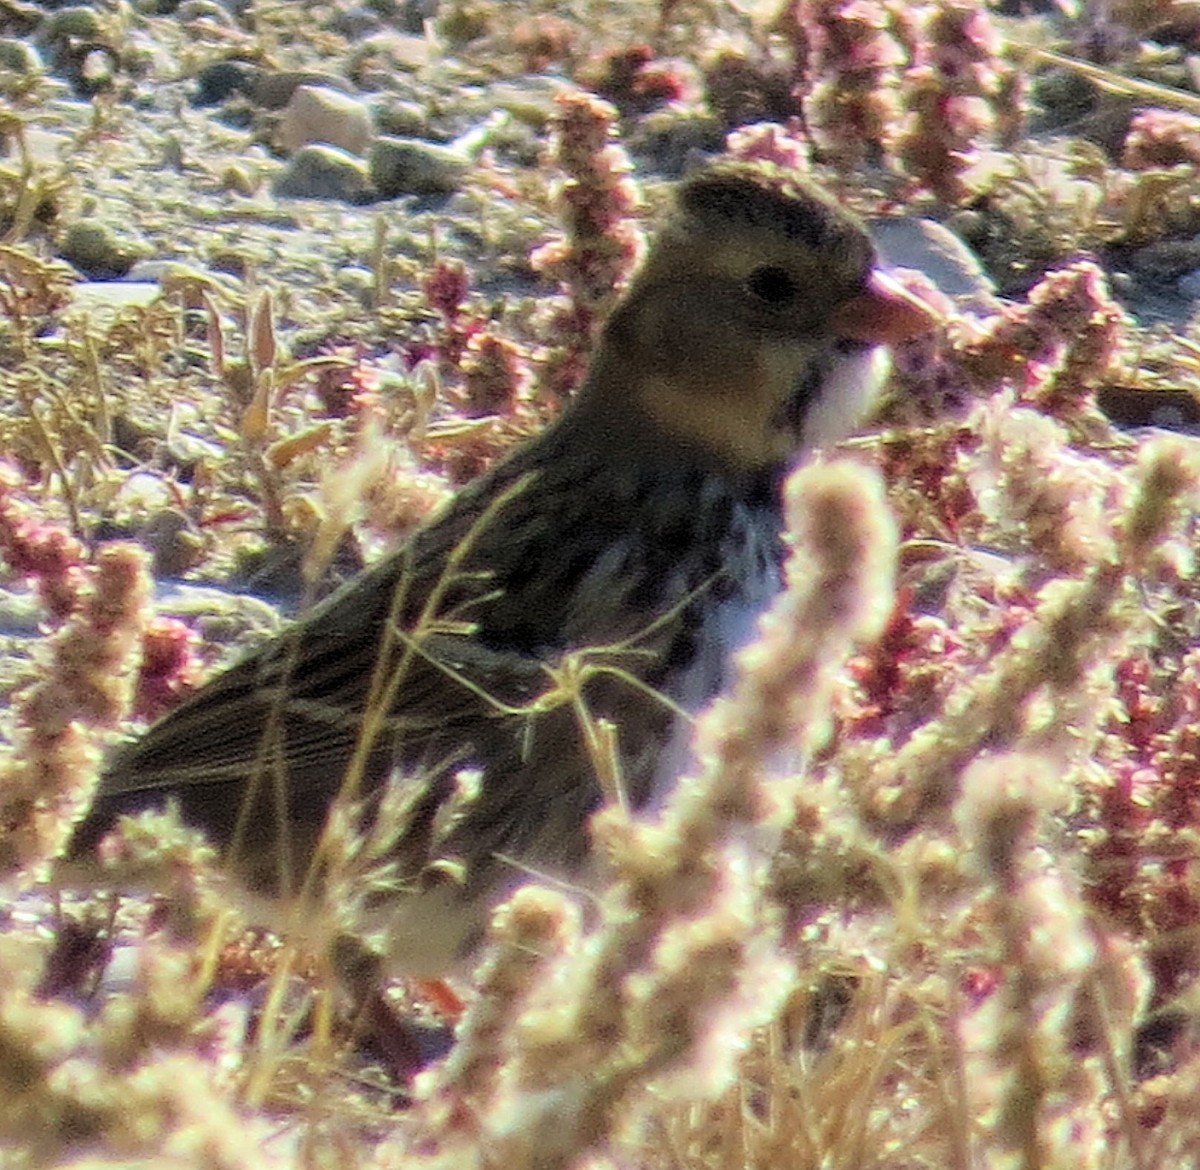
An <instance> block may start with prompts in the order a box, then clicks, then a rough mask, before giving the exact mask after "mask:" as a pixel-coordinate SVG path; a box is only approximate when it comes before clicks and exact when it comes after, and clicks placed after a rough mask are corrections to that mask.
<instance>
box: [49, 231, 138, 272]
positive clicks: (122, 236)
mask: <svg viewBox="0 0 1200 1170" xmlns="http://www.w3.org/2000/svg"><path fill="white" fill-rule="evenodd" d="M151 250H152V249H151V248H150V245H149V244H147V243H146V242H145V241H143V240H140V239H137V238H135V237H134V236H133V235H131V234H127V233H122V232H118V231H117V230H116V229H115V228H113V227H112V226H111V225H109V224H107V223H104V222H103V221H102V220H96V219H88V220H76V222H75V223H73V224H71V225H70V226H69V227H68V228H67V230H66V231H65V232H64V233H63V237H62V240H61V242H60V243H59V246H58V252H57V255H58V257H59V259H61V260H66V261H67V263H69V264H72V265H74V266H75V267H76V268H78V269H79V271H80V272H82V273H83V275H84V276H86V277H87V278H88V279H89V280H115V279H117V278H118V277H121V276H124V275H125V274H126V273H127V272H128V271H129V270H130V268H132V267H133V265H134V264H135V263H136V262H137V261H138V260H142V259H145V258H146V257H147V256H149V255H150V252H151Z"/></svg>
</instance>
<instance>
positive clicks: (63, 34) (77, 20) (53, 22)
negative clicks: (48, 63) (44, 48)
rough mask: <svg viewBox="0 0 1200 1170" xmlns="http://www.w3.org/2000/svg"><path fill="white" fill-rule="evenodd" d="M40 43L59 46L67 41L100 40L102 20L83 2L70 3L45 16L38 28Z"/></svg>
mask: <svg viewBox="0 0 1200 1170" xmlns="http://www.w3.org/2000/svg"><path fill="white" fill-rule="evenodd" d="M37 39H38V40H39V41H41V42H42V44H45V45H52V46H60V45H62V44H64V43H65V42H67V41H102V40H104V39H105V36H104V22H103V21H102V20H101V19H100V17H99V16H98V15H97V13H96V12H95V11H94V10H93V9H92V8H90V7H88V6H87V5H84V4H70V5H68V6H67V7H65V8H60V9H58V11H57V12H54V13H51V15H50V16H48V17H47V18H46V22H45V24H43V25H42V27H41V28H40V29H39V30H38V38H37Z"/></svg>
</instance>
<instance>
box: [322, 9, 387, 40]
mask: <svg viewBox="0 0 1200 1170" xmlns="http://www.w3.org/2000/svg"><path fill="white" fill-rule="evenodd" d="M325 27H326V28H327V29H328V30H329V31H330V32H331V33H335V34H336V35H337V36H339V37H345V38H346V40H348V41H358V40H362V38H363V37H369V36H373V35H374V34H375V33H377V32H379V30H380V29H381V28H382V27H383V21H382V20H380V18H379V15H378V14H377V13H374V12H372V11H371V10H370V9H369V8H365V7H358V8H339V9H336V10H335V11H334V13H333V15H332V16H331V17H330V18H329V20H328V21H327V22H326V25H325Z"/></svg>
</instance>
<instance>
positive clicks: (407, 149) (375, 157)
mask: <svg viewBox="0 0 1200 1170" xmlns="http://www.w3.org/2000/svg"><path fill="white" fill-rule="evenodd" d="M369 161H370V166H371V179H372V180H373V181H374V183H375V187H376V189H377V190H378V192H379V195H380V198H383V199H393V198H395V197H396V196H398V195H448V194H450V193H452V192H454V191H457V190H458V189H459V188H460V187H461V186H462V184H463V182H464V181H465V179H466V177H467V172H468V171H469V170H470V165H471V164H470V161H469V160H468V159H467V158H466V157H465V156H464V155H463V154H462V153H460V152H459V151H457V150H453V149H451V148H450V147H448V146H439V145H437V144H436V143H432V142H422V141H421V140H420V139H417V138H391V137H389V136H387V135H383V136H381V137H379V138H377V139H376V140H375V142H374V144H373V145H372V146H371V153H370V156H369Z"/></svg>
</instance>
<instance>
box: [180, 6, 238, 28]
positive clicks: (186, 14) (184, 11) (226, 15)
mask: <svg viewBox="0 0 1200 1170" xmlns="http://www.w3.org/2000/svg"><path fill="white" fill-rule="evenodd" d="M175 16H176V19H178V20H179V21H181V22H182V23H183V24H197V23H199V22H200V21H207V22H208V23H209V24H212V25H215V26H216V27H217V28H227V29H236V28H237V21H236V20H234V19H233V13H231V12H230V11H229V9H228V8H226V7H224V5H221V4H218V3H217V2H216V0H184V2H183V3H182V4H180V6H179V7H178V8H177V9H176V10H175Z"/></svg>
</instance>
